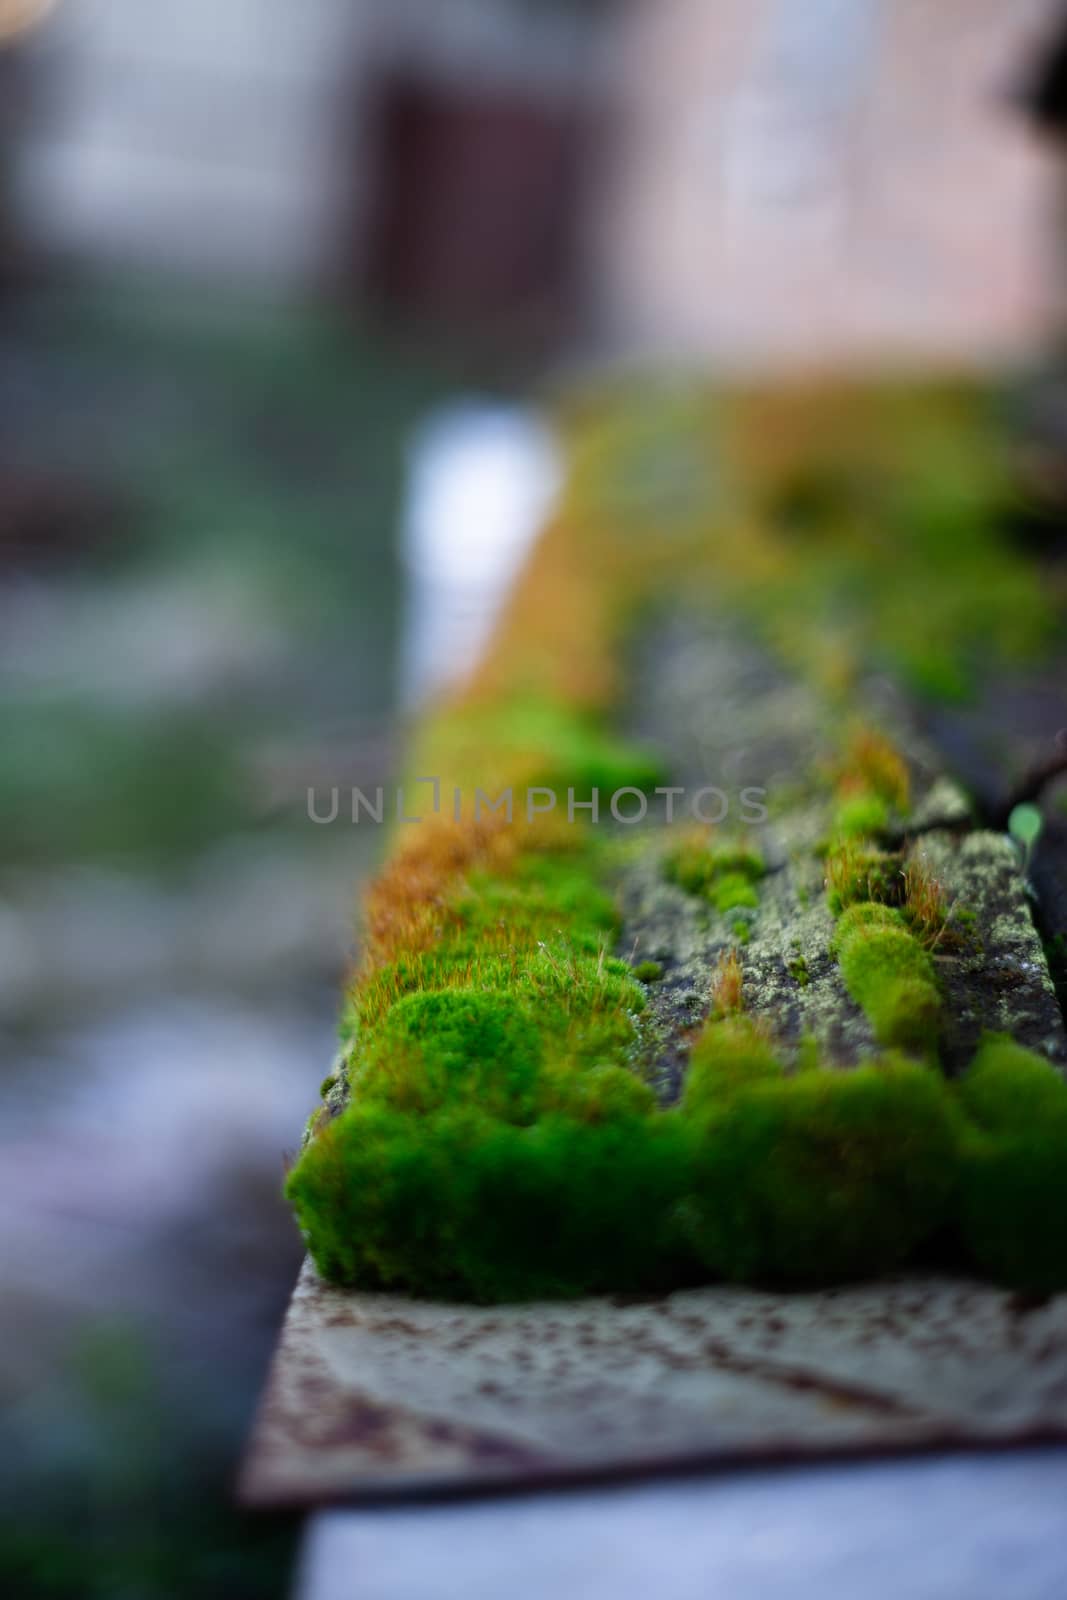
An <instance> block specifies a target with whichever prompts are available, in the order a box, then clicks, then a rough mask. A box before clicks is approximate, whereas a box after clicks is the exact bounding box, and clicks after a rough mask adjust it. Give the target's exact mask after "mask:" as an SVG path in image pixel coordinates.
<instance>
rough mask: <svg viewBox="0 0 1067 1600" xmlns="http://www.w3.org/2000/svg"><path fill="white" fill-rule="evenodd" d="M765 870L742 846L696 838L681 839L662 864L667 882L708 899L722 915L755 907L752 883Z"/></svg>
mask: <svg viewBox="0 0 1067 1600" xmlns="http://www.w3.org/2000/svg"><path fill="white" fill-rule="evenodd" d="M765 870H766V868H765V867H764V863H763V857H762V856H761V855H760V854H759V853H758V851H755V850H751V849H749V848H747V847H746V846H743V845H725V844H723V845H713V844H709V843H708V842H707V840H706V839H704V838H700V837H692V838H689V839H685V840H683V842H682V843H681V844H680V845H679V846H678V847H677V848H676V849H674V850H672V851H671V852H670V854H669V855H668V856H667V857H666V858H665V860H664V863H663V874H664V877H665V878H666V879H667V881H668V883H676V884H677V885H678V887H679V888H680V889H684V890H685V892H686V893H687V894H695V895H700V896H702V897H703V898H704V899H705V900H710V901H711V903H712V905H713V906H714V907H715V909H716V911H719V912H722V913H723V915H726V914H728V913H729V912H731V911H737V910H744V909H753V910H754V909H755V908H756V907H758V905H759V893H758V891H757V889H756V884H757V883H758V882H759V880H760V879H761V878H762V877H763V874H764V872H765Z"/></svg>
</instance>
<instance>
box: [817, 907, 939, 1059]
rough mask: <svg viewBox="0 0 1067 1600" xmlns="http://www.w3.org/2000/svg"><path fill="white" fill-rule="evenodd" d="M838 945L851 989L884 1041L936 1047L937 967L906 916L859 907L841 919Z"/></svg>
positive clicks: (919, 1047)
mask: <svg viewBox="0 0 1067 1600" xmlns="http://www.w3.org/2000/svg"><path fill="white" fill-rule="evenodd" d="M859 913H863V914H862V915H860V914H859ZM835 944H836V949H837V959H838V963H839V965H840V967H841V976H842V978H843V979H844V981H845V987H846V988H847V990H848V992H849V994H850V995H851V996H852V998H853V1000H855V1001H856V1004H857V1005H859V1006H861V1007H862V1008H863V1010H864V1011H865V1012H866V1014H867V1016H868V1017H869V1018H870V1021H871V1025H872V1027H873V1028H874V1032H875V1037H876V1038H877V1039H878V1041H879V1042H880V1043H881V1044H884V1045H887V1046H895V1047H897V1048H899V1049H902V1050H912V1051H917V1052H920V1053H922V1052H929V1051H931V1050H933V1049H934V1048H935V1047H936V1044H937V1039H938V1033H939V1019H940V1012H941V997H940V994H939V992H938V988H937V980H936V977H935V974H934V966H933V962H932V961H931V959H930V957H929V955H928V954H927V953H926V951H925V950H924V949H923V948H922V946H921V945H920V944H919V942H918V940H917V939H915V938H914V937H913V936H912V935H911V934H910V933H909V932H908V930H907V929H906V928H905V926H904V924H903V921H902V919H901V918H900V917H899V916H898V915H897V914H896V913H895V912H892V911H891V910H890V908H888V907H885V906H871V907H861V906H853V907H852V909H851V910H850V911H847V912H846V913H845V915H844V916H843V917H842V918H841V921H840V922H839V923H838V926H837V930H836V934H835Z"/></svg>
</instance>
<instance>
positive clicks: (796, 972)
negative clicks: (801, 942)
mask: <svg viewBox="0 0 1067 1600" xmlns="http://www.w3.org/2000/svg"><path fill="white" fill-rule="evenodd" d="M786 971H787V972H788V973H789V976H790V977H791V978H792V980H793V982H794V983H797V984H799V985H800V987H801V988H802V989H806V988H807V987H808V984H809V983H810V982H811V973H810V972H809V971H808V961H807V957H806V956H805V955H804V954H803V953H801V954H800V955H797V956H794V957H793V958H792V960H791V961H789V962H787V964H786Z"/></svg>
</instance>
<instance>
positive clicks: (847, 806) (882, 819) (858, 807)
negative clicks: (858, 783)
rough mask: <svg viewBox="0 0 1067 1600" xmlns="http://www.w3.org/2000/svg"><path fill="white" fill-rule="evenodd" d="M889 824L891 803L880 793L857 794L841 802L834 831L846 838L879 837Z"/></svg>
mask: <svg viewBox="0 0 1067 1600" xmlns="http://www.w3.org/2000/svg"><path fill="white" fill-rule="evenodd" d="M888 826H889V804H888V801H886V800H884V799H883V798H882V796H881V795H879V794H856V795H850V796H849V797H848V799H846V800H842V801H840V802H839V804H838V806H837V808H836V810H835V811H834V831H835V833H837V834H839V835H840V836H841V837H843V838H845V839H870V838H877V837H878V835H879V834H882V833H884V832H885V830H886V828H887V827H888Z"/></svg>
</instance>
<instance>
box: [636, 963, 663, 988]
mask: <svg viewBox="0 0 1067 1600" xmlns="http://www.w3.org/2000/svg"><path fill="white" fill-rule="evenodd" d="M662 976H663V967H662V965H661V963H660V962H658V961H639V962H638V963H637V965H636V967H635V968H634V977H635V978H636V979H637V981H638V983H658V982H659V980H660V979H661V978H662Z"/></svg>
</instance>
